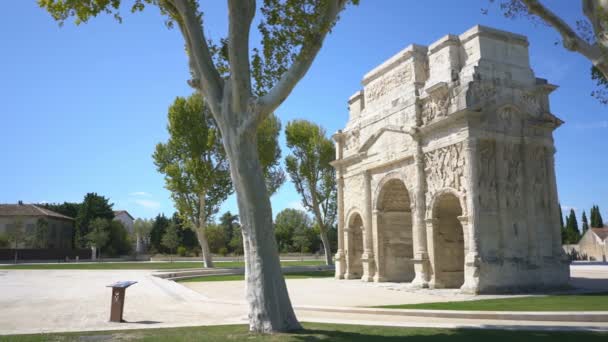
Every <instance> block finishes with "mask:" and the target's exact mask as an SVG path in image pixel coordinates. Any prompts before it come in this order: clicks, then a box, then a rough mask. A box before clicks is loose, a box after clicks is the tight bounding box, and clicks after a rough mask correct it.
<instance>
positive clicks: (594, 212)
mask: <svg viewBox="0 0 608 342" xmlns="http://www.w3.org/2000/svg"><path fill="white" fill-rule="evenodd" d="M603 226H604V220H603V219H602V214H601V213H600V207H599V206H597V205H594V206H593V207H592V208H591V227H593V228H602V227H603Z"/></svg>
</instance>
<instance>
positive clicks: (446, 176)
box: [424, 143, 465, 196]
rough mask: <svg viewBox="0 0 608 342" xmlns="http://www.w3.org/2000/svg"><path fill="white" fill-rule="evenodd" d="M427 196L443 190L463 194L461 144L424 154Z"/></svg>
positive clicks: (462, 155)
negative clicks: (451, 190) (453, 190)
mask: <svg viewBox="0 0 608 342" xmlns="http://www.w3.org/2000/svg"><path fill="white" fill-rule="evenodd" d="M424 163H425V166H426V169H425V171H426V176H427V186H428V187H427V190H428V195H430V196H432V194H434V193H435V192H437V191H438V190H441V189H445V188H453V189H456V190H458V191H462V192H464V184H465V183H464V182H465V179H464V165H465V157H464V151H463V144H462V143H457V144H454V145H450V146H446V147H442V148H439V149H436V150H433V151H430V152H427V153H425V154H424Z"/></svg>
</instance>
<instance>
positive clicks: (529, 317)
mask: <svg viewBox="0 0 608 342" xmlns="http://www.w3.org/2000/svg"><path fill="white" fill-rule="evenodd" d="M294 309H296V310H301V311H317V312H338V313H340V312H341V313H350V314H367V315H387V316H416V317H435V318H461V319H485V320H510V321H511V320H512V321H539V322H542V321H546V322H598V323H607V322H608V311H563V312H550V311H458V310H411V309H381V308H355V307H337V306H336V307H330V306H306V305H300V306H294Z"/></svg>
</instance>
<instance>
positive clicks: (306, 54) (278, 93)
mask: <svg viewBox="0 0 608 342" xmlns="http://www.w3.org/2000/svg"><path fill="white" fill-rule="evenodd" d="M345 4H346V1H345V0H331V1H330V3H329V5H328V7H327V10H326V12H325V14H324V15H323V17H322V18H321V20H320V21H319V24H318V28H317V30H316V32H318V33H317V35H316V36H315V37H313V38H311V39H310V40H308V41H307V42H305V43H304V45H303V46H302V48H301V49H300V52H299V54H298V56H297V57H296V59H295V61H294V62H293V64H292V65H291V66H290V67H289V69H288V70H287V71H286V72H285V73H284V74H283V75H282V76H281V79H280V80H279V81H278V82H277V83H276V84H275V85H274V86H273V87H272V89H270V91H269V92H268V93H267V94H266V95H264V96H262V97H261V98H259V99H258V101H257V106H256V116H257V118H256V119H257V121H260V120H261V119H263V118H264V117H265V116H266V115H268V114H270V113H272V112H273V111H274V110H275V109H276V108H277V107H278V106H280V105H281V103H283V101H284V100H285V99H286V98H287V96H289V94H290V93H291V91H292V90H293V88H294V87H295V86H296V84H297V83H298V82H299V81H300V79H302V77H304V75H305V74H306V72H307V71H308V69H309V68H310V66H311V65H312V62H313V60H314V59H315V57H316V56H317V53H318V52H319V50H320V49H321V46H322V45H323V40H325V37H326V36H327V33H328V32H329V30H330V28H331V26H332V24H333V23H334V21H335V20H336V18H337V17H338V14H339V13H340V11H341V10H342V8H344V5H345Z"/></svg>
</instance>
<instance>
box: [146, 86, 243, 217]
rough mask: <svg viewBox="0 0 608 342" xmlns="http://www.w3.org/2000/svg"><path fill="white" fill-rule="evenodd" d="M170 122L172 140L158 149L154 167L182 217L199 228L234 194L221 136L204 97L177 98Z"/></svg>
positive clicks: (170, 114) (169, 117)
mask: <svg viewBox="0 0 608 342" xmlns="http://www.w3.org/2000/svg"><path fill="white" fill-rule="evenodd" d="M168 121H169V123H168V125H167V131H168V132H169V140H168V141H167V142H166V143H159V144H157V145H156V151H155V152H154V154H153V159H154V164H155V165H156V167H157V170H158V171H159V172H160V173H162V174H164V175H165V187H166V188H167V189H168V190H169V191H170V192H171V198H172V199H173V201H174V203H175V207H176V208H177V210H178V212H179V213H180V215H181V216H182V217H183V218H184V219H185V220H187V221H188V222H190V223H191V224H192V225H193V226H194V227H198V226H199V225H200V224H202V223H204V222H200V220H201V219H202V220H208V219H209V218H210V217H211V216H213V215H214V214H215V213H216V212H217V210H218V208H219V206H220V205H221V204H222V202H223V201H224V200H225V199H226V198H227V197H228V195H230V194H231V193H232V184H231V182H230V171H229V165H228V162H227V160H226V158H225V153H224V149H223V146H222V141H221V136H220V133H219V129H218V128H217V126H216V124H215V120H214V119H213V117H212V116H211V113H210V112H209V109H208V107H207V106H206V105H205V103H204V101H203V98H202V97H201V96H196V95H193V96H190V97H188V98H183V97H177V98H176V99H175V101H174V102H173V104H172V105H171V106H170V107H169V114H168ZM201 200H204V202H203V203H204V204H203V203H201ZM201 205H204V212H202V213H201V212H200V211H201Z"/></svg>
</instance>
